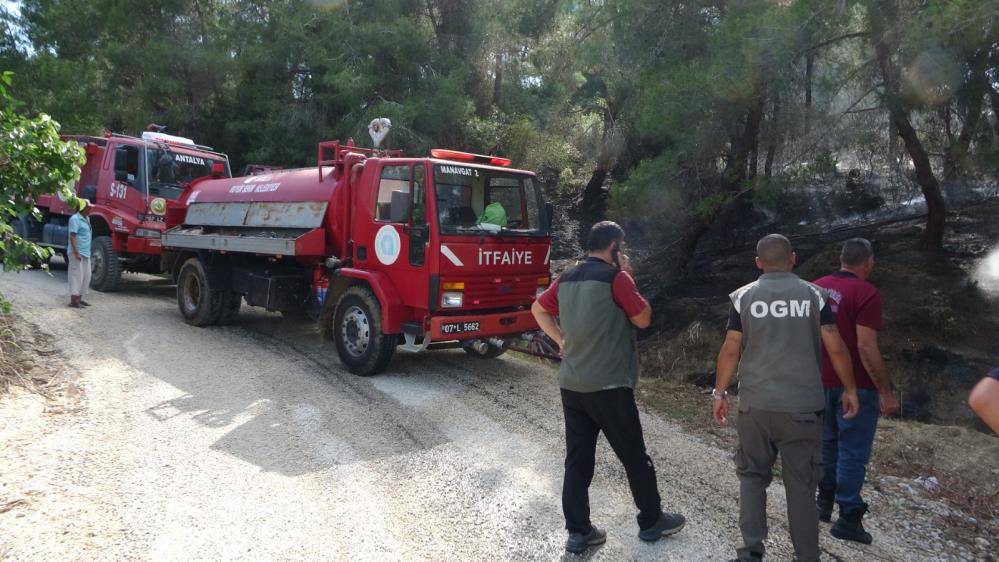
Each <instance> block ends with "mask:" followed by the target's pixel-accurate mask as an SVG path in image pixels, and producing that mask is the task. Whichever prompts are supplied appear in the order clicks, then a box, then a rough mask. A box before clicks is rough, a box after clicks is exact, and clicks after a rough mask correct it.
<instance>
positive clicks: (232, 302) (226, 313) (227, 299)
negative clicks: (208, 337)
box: [217, 291, 243, 326]
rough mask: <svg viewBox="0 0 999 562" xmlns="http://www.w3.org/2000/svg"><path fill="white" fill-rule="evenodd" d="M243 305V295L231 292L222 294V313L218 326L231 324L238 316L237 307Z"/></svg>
mask: <svg viewBox="0 0 999 562" xmlns="http://www.w3.org/2000/svg"><path fill="white" fill-rule="evenodd" d="M242 304H243V294H242V293H234V292H232V291H223V292H222V313H221V314H220V315H219V321H218V322H217V323H218V325H219V326H225V325H227V324H232V322H233V320H235V319H236V316H238V315H239V307H240V306H241V305H242Z"/></svg>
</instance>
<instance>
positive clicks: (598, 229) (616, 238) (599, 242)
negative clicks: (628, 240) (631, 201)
mask: <svg viewBox="0 0 999 562" xmlns="http://www.w3.org/2000/svg"><path fill="white" fill-rule="evenodd" d="M622 240H624V229H623V228H621V226H620V225H619V224H617V223H616V222H614V221H601V222H598V223H597V224H595V225H593V227H592V228H590V234H589V235H588V236H587V237H586V250H587V251H588V252H600V251H602V250H606V249H607V248H610V246H611V244H613V243H614V242H620V241H622Z"/></svg>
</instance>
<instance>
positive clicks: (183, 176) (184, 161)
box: [146, 148, 229, 199]
mask: <svg viewBox="0 0 999 562" xmlns="http://www.w3.org/2000/svg"><path fill="white" fill-rule="evenodd" d="M215 162H222V163H223V164H224V165H225V170H226V171H225V175H226V176H229V163H228V162H226V161H225V160H213V159H212V158H210V157H208V156H194V155H190V154H182V153H179V152H171V151H169V150H163V149H160V148H150V149H148V150H146V169H147V170H148V171H149V195H151V196H153V197H163V198H165V199H176V198H177V197H180V194H181V192H182V191H184V186H185V185H187V184H188V183H190V182H191V181H192V180H194V179H196V178H200V177H201V176H208V175H211V173H212V164H214V163H215Z"/></svg>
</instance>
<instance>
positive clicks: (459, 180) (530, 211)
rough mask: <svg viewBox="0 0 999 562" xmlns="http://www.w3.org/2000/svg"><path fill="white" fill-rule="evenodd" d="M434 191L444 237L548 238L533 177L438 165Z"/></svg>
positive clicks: (435, 168)
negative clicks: (480, 235) (498, 235)
mask: <svg viewBox="0 0 999 562" xmlns="http://www.w3.org/2000/svg"><path fill="white" fill-rule="evenodd" d="M434 189H435V193H436V197H437V214H438V219H439V223H440V231H441V234H469V233H474V234H483V233H485V234H500V233H502V234H513V235H526V236H547V235H548V229H547V226H546V225H547V224H548V221H547V220H546V217H545V216H544V213H545V208H544V205H543V204H542V201H543V200H542V197H541V190H540V189H539V187H538V182H537V179H535V178H534V177H533V176H528V175H526V174H516V173H511V172H503V171H498V170H491V169H484V168H475V167H471V166H461V165H451V164H436V165H435V166H434Z"/></svg>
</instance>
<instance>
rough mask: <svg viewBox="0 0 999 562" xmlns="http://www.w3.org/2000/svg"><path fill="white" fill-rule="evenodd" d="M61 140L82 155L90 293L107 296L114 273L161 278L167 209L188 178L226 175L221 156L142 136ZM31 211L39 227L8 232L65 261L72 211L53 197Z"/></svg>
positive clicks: (28, 224) (24, 221)
mask: <svg viewBox="0 0 999 562" xmlns="http://www.w3.org/2000/svg"><path fill="white" fill-rule="evenodd" d="M62 138H63V140H68V141H75V142H77V143H79V144H80V146H82V147H83V149H84V152H85V153H86V156H87V162H86V163H85V164H84V165H83V168H82V170H81V173H80V180H79V182H77V184H76V193H77V195H78V196H79V197H82V198H84V199H87V200H88V201H89V202H90V204H91V205H92V209H91V211H90V224H91V226H92V228H93V233H94V239H93V244H92V249H91V252H92V253H91V264H92V267H93V277H92V280H91V286H92V287H93V288H94V289H97V290H99V291H112V290H114V289H115V287H116V286H117V285H118V282H119V280H120V278H121V274H122V271H133V272H144V273H161V272H163V271H164V268H163V266H162V264H161V254H162V248H161V247H160V235H161V234H162V232H163V230H164V219H165V214H166V207H167V202H169V201H173V200H175V199H177V197H179V196H180V194H181V192H182V191H183V186H185V185H186V184H187V183H189V182H191V181H192V180H193V179H195V178H198V177H201V176H207V175H209V174H211V173H212V169H213V167H215V168H217V170H216V173H217V174H221V175H223V176H229V175H230V173H229V159H228V158H227V157H226V155H225V154H221V153H218V152H215V151H213V150H212V149H211V148H209V147H207V146H201V145H197V144H195V143H194V141H192V140H190V139H187V138H183V137H178V136H174V135H168V134H164V133H159V132H151V131H147V132H144V133H142V137H141V138H136V137H130V136H125V135H118V134H109V135H107V136H105V137H93V136H64V137H62ZM37 207H38V209H39V210H40V211H41V212H42V220H41V221H40V222H39V221H37V220H35V219H34V218H32V217H30V216H29V217H21V218H20V219H18V220H17V221H16V223H15V231H16V232H17V233H18V234H19V235H21V236H22V237H24V238H26V239H28V240H31V241H33V242H36V243H37V244H39V245H41V246H47V247H49V248H52V249H54V250H55V251H57V252H60V253H62V254H63V255H64V256H65V253H66V247H67V244H68V232H67V229H66V228H67V223H68V221H69V217H70V216H72V215H73V213H75V212H76V210H75V209H73V208H71V207H69V206H68V205H67V204H66V203H65V202H64V201H62V200H60V199H59V198H58V197H56V196H54V195H44V196H42V197H39V199H38V202H37Z"/></svg>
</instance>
